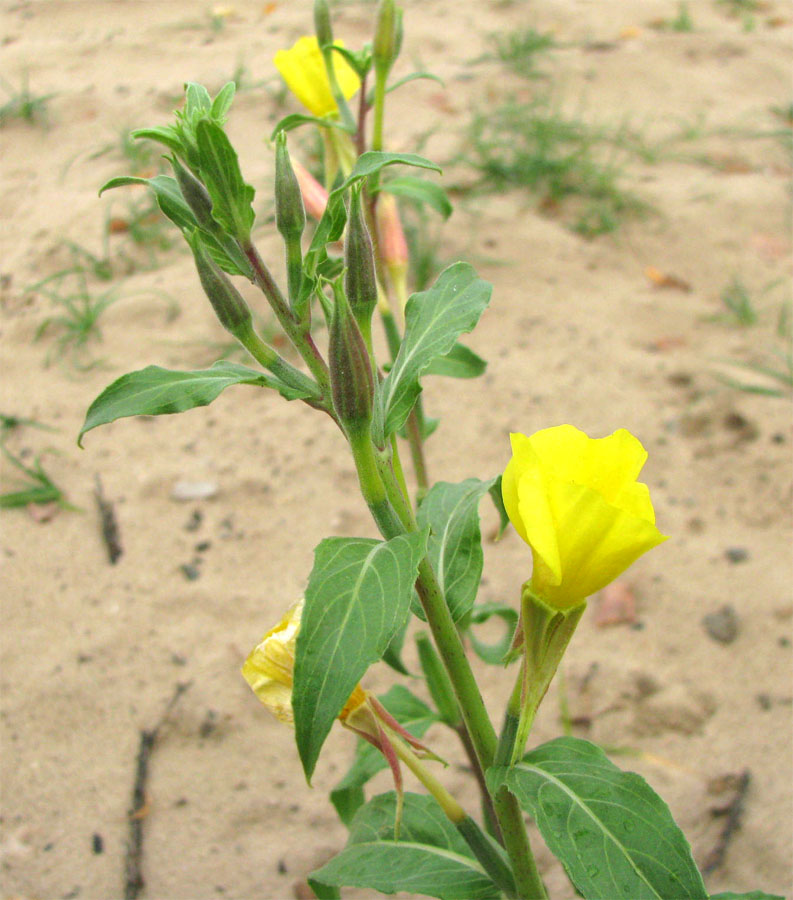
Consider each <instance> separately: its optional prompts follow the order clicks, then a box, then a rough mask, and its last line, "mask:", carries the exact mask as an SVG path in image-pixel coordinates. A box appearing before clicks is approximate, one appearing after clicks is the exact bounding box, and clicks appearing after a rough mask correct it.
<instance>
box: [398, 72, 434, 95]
mask: <svg viewBox="0 0 793 900" xmlns="http://www.w3.org/2000/svg"><path fill="white" fill-rule="evenodd" d="M419 78H422V79H427V80H428V81H437V82H438V84H441V85H444V87H445V83H444V80H443V79H442V78H439V77H438V76H437V75H433V74H432V72H411V74H410V75H405V77H404V78H400V79H399V81H395V82H394V83H393V84H389V86H388V87H387V88H386V94H390V93H391V91H395V90H396V89H397V88H401V87H402V85H403V84H407V83H408V82H409V81H416V80H417V79H419Z"/></svg>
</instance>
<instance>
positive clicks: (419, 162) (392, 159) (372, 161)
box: [332, 150, 441, 194]
mask: <svg viewBox="0 0 793 900" xmlns="http://www.w3.org/2000/svg"><path fill="white" fill-rule="evenodd" d="M400 164H401V165H404V166H415V167H416V168H419V169H432V170H433V171H434V172H440V171H441V168H440V166H438V165H436V164H435V163H434V162H431V161H430V160H429V159H425V158H424V157H423V156H417V155H416V154H415V153H383V152H382V151H380V150H367V151H366V152H365V153H362V154H361V155H360V156H359V157H358V159H357V161H356V163H355V165H354V166H353V167H352V171H351V172H350V174H349V175H348V176H347V178H346V179H345V180H344V181H343V182H342V183H341V184H340V185H339V186H338V187H337V188H336V189H335V190H334V191H333V192H332V193H333V194H343V193H344V191H346V190H347V188H349V187H351V186H352V185H353V184H355V182H356V181H361V180H362V179H364V178H369V177H370V176H371V175H376V174H377V173H378V172H379V171H380V170H381V169H383V168H385V167H386V166H394V165H400Z"/></svg>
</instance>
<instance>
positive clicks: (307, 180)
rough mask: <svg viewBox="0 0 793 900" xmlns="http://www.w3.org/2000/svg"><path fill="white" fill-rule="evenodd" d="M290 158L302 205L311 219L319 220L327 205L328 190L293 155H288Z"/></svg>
mask: <svg viewBox="0 0 793 900" xmlns="http://www.w3.org/2000/svg"><path fill="white" fill-rule="evenodd" d="M290 159H291V160H292V169H293V171H294V173H295V177H296V178H297V183H298V184H299V185H300V193H301V194H302V196H303V206H304V207H305V209H306V212H307V213H308V214H309V215H310V216H311V218H312V219H317V221H319V219H321V218H322V214H323V213H324V212H325V207H326V206H327V205H328V192H327V191H326V190H325V188H324V187H323V186H322V185H321V184H320V183H319V182H318V181H317V179H316V178H314V176H313V175H312V174H311V172H309V171H308V169H307V168H306V167H305V166H304V165H301V163H299V162H298V161H297V160H296V159H294V158H293V157H290Z"/></svg>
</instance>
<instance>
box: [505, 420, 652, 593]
mask: <svg viewBox="0 0 793 900" xmlns="http://www.w3.org/2000/svg"><path fill="white" fill-rule="evenodd" d="M510 437H511V442H512V459H511V460H510V461H509V463H508V465H507V468H506V470H505V471H504V477H503V480H502V494H503V497H504V505H505V506H506V509H507V513H508V515H509V518H510V521H511V522H512V524H513V525H514V526H515V530H516V531H517V532H518V534H519V535H520V536H521V537H522V538H523V540H524V541H526V543H527V544H528V545H529V546H530V547H531V550H532V558H533V562H534V567H533V571H532V578H531V585H530V588H531V590H532V591H533V592H534V593H535V594H537V595H538V596H539V597H540V598H541V599H542V600H544V601H545V602H546V603H548V604H549V605H550V606H552V607H554V608H556V609H569V608H570V607H573V606H576V605H578V604H579V603H582V602H583V601H584V600H585V599H586V598H587V597H589V596H590V595H591V594H594V593H595V592H596V591H599V590H600V589H601V588H602V587H605V586H606V585H607V584H608V583H609V582H611V581H613V580H614V579H615V578H616V577H617V576H618V575H619V574H620V573H621V572H624V571H625V569H627V568H628V566H630V565H631V563H633V562H634V561H635V560H636V559H638V558H639V557H640V556H641V555H642V554H643V553H646V552H647V551H648V550H650V549H651V548H653V547H655V546H657V545H658V544H660V543H661V542H662V541H665V540H666V537H665V536H664V535H662V534H661V532H660V531H658V529H657V528H656V527H655V512H654V511H653V505H652V503H651V501H650V492H649V490H648V488H647V485H645V484H642V483H640V482H637V481H636V478H637V476H638V474H639V472H640V471H641V468H642V466H643V465H644V463H645V461H646V459H647V452H646V451H645V449H644V447H642V445H641V444H640V443H639V441H638V440H637V439H636V438H635V437H634V436H633V435H632V434H631V433H630V432H629V431H626V430H625V429H624V428H621V429H620V430H619V431H615V432H614V434H612V435H610V436H609V437H606V438H600V439H592V438H589V437H587V435H585V434H584V433H583V432H582V431H579V430H578V429H577V428H574V427H573V426H572V425H559V426H558V427H556V428H546V429H544V430H543V431H538V432H537V433H536V434H533V435H532V436H531V437H526V436H525V435H523V434H513V435H511V436H510Z"/></svg>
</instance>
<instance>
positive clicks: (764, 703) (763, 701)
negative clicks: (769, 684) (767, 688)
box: [755, 694, 771, 709]
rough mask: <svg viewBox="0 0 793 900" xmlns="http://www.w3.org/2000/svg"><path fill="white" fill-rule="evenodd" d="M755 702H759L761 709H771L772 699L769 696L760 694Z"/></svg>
mask: <svg viewBox="0 0 793 900" xmlns="http://www.w3.org/2000/svg"><path fill="white" fill-rule="evenodd" d="M755 700H757V704H758V706H759V707H760V709H771V698H770V697H769V696H768V694H758V695H757V696H756V697H755Z"/></svg>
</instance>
